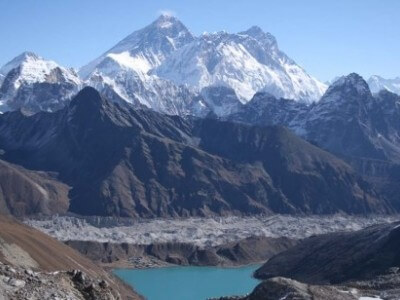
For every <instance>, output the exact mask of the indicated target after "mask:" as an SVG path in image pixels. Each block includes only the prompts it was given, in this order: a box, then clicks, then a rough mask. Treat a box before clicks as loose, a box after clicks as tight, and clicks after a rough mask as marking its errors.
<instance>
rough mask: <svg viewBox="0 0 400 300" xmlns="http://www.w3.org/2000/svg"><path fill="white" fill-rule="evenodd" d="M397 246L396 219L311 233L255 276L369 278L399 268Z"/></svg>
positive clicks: (319, 279) (330, 279)
mask: <svg viewBox="0 0 400 300" xmlns="http://www.w3.org/2000/svg"><path fill="white" fill-rule="evenodd" d="M399 249H400V222H396V223H392V224H385V225H376V226H371V227H368V228H366V229H363V230H360V231H356V232H339V233H334V234H327V235H321V236H314V237H310V238H308V239H305V240H303V241H302V242H300V243H299V244H298V245H297V246H295V247H293V248H291V249H289V250H288V251H285V252H283V253H281V254H279V255H277V256H275V257H273V258H272V259H271V260H269V261H268V262H267V263H266V264H265V265H263V266H262V267H261V268H260V269H258V270H257V271H256V273H255V275H256V276H257V277H258V278H263V279H266V278H272V277H277V276H283V277H289V278H292V279H295V280H299V281H302V282H306V283H312V284H327V283H343V282H348V281H350V280H353V281H354V280H370V279H372V278H374V277H376V276H378V275H383V274H385V273H387V272H388V271H389V270H390V269H391V268H394V267H400V252H399Z"/></svg>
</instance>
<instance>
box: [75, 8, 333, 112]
mask: <svg viewBox="0 0 400 300" xmlns="http://www.w3.org/2000/svg"><path fill="white" fill-rule="evenodd" d="M79 74H80V75H81V76H82V77H83V78H84V79H86V80H87V84H88V85H91V86H93V87H95V88H97V89H99V90H100V91H102V92H103V93H104V92H107V93H111V92H110V91H113V92H112V93H114V94H115V96H116V97H117V98H119V99H123V100H125V101H127V102H130V103H137V102H138V103H140V104H142V105H145V106H147V107H150V108H153V109H155V110H157V111H160V112H164V113H169V114H188V113H190V114H196V115H204V114H206V113H207V112H209V111H213V112H214V113H215V114H217V115H218V116H225V115H228V114H230V113H232V112H234V110H235V109H236V108H237V107H238V105H239V104H240V102H242V103H245V102H247V101H248V100H249V99H251V97H252V96H253V95H254V94H255V93H256V92H258V91H268V92H269V93H271V94H273V95H275V96H282V97H286V98H290V99H298V100H302V101H304V102H306V103H310V102H312V101H317V100H318V99H319V98H320V97H321V96H322V94H323V92H324V91H325V89H326V86H325V85H324V84H323V83H321V82H319V81H318V80H316V79H314V78H312V77H311V76H309V75H308V74H307V73H306V72H305V71H304V70H303V69H302V68H300V67H299V66H298V65H297V64H296V63H295V62H294V61H293V60H291V59H290V58H288V57H287V56H286V55H285V54H284V53H283V52H281V51H280V50H279V48H278V45H277V42H276V40H275V38H274V37H273V36H272V35H271V34H269V33H265V32H263V31H262V30H261V29H260V28H258V27H252V28H250V29H249V30H247V31H245V32H242V33H239V34H228V33H217V34H205V35H202V36H200V37H195V36H193V35H192V34H191V33H190V31H189V30H188V29H187V28H186V27H185V26H184V25H183V24H182V23H181V22H180V21H179V20H178V19H177V18H175V17H173V16H168V15H162V16H160V17H159V18H158V19H157V20H156V21H154V22H153V23H152V24H150V25H149V26H147V27H145V28H143V29H141V30H138V31H136V32H134V33H132V34H131V35H129V36H128V37H126V38H125V39H123V40H122V41H121V42H119V43H118V44H117V45H115V46H114V47H112V48H111V49H110V50H108V51H107V52H106V53H104V54H103V55H101V56H100V57H99V58H97V59H95V60H94V61H92V62H91V63H89V64H88V65H86V66H84V67H83V68H82V69H81V70H80V71H79ZM214 87H216V89H214ZM205 88H206V89H205ZM210 88H211V89H210ZM222 88H225V89H222ZM203 89H205V90H204V91H202V90H203ZM210 91H212V92H211V93H210ZM228 91H231V92H228ZM232 92H233V93H232ZM217 94H218V95H219V97H224V98H223V99H216V98H215V97H216V96H217ZM225 96H226V98H225ZM236 99H239V103H237V100H236Z"/></svg>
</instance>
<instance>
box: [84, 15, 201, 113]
mask: <svg viewBox="0 0 400 300" xmlns="http://www.w3.org/2000/svg"><path fill="white" fill-rule="evenodd" d="M193 39H194V37H193V35H192V34H191V33H190V32H189V30H188V29H187V28H186V27H185V26H184V25H183V24H182V23H181V22H180V21H179V20H178V19H176V18H175V17H173V16H168V15H162V16H160V17H159V18H158V19H157V20H156V21H154V22H153V23H152V24H150V25H149V26H147V27H145V28H143V29H141V30H138V31H135V32H134V33H132V34H131V35H129V36H128V37H126V38H125V39H123V40H122V41H121V42H119V43H118V44H117V45H115V46H114V47H112V48H111V49H110V50H109V51H107V52H106V53H104V54H103V55H101V56H100V57H99V58H97V59H95V60H94V61H92V62H91V63H89V64H88V65H86V66H84V67H83V68H82V69H81V70H80V72H79V73H80V75H81V76H82V77H83V78H85V79H86V80H87V81H86V84H87V85H90V86H93V87H95V88H96V89H98V90H99V91H101V92H102V93H106V94H108V95H110V94H114V97H111V99H114V101H115V100H116V99H118V101H119V100H125V101H127V102H129V103H132V104H135V105H138V104H139V105H144V106H146V107H149V108H152V109H154V110H156V111H160V112H164V113H168V114H178V115H185V114H188V113H190V108H189V107H190V106H191V102H192V101H193V99H197V98H196V95H195V94H193V93H192V92H191V91H190V90H189V89H188V88H186V87H184V86H178V85H175V84H174V83H172V82H170V81H168V80H165V79H162V78H159V77H158V76H155V75H150V74H148V73H149V71H150V70H152V69H154V68H155V67H157V66H159V65H160V64H161V62H162V61H164V60H165V58H166V57H167V56H169V55H170V54H171V53H172V52H174V51H175V50H176V49H178V48H179V47H181V46H183V45H184V44H186V43H189V42H191V41H192V40H193Z"/></svg>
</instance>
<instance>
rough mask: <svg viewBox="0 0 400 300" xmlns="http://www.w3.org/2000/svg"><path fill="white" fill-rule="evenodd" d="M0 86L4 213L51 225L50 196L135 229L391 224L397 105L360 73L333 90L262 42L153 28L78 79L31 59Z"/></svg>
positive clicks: (399, 130)
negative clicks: (265, 222) (332, 217)
mask: <svg viewBox="0 0 400 300" xmlns="http://www.w3.org/2000/svg"><path fill="white" fill-rule="evenodd" d="M0 74H1V75H2V77H1V79H0V80H1V87H0V107H1V109H2V110H3V111H4V112H5V111H9V112H7V113H4V114H3V115H1V116H0V148H1V153H2V154H1V159H2V160H3V161H4V162H3V163H2V165H3V167H4V170H5V171H4V174H13V175H12V176H11V177H10V178H7V181H6V182H7V184H4V187H3V194H4V195H3V199H2V202H0V203H1V205H2V210H3V211H5V212H9V213H13V214H17V215H18V214H22V215H23V214H31V213H35V212H37V211H40V212H41V213H45V214H46V213H52V212H53V209H52V205H49V204H48V203H46V204H40V203H39V204H38V202H37V201H38V200H37V199H39V198H40V197H39V196H40V195H45V194H47V195H49V193H50V194H51V195H53V196H52V198H55V199H56V200H55V201H59V202H60V203H62V205H60V206H58V207H59V208H60V210H61V211H66V210H68V209H69V210H70V211H73V212H76V213H81V214H91V215H93V214H100V215H118V216H134V217H137V216H140V217H153V216H185V215H213V214H219V215H223V214H232V213H234V214H252V213H271V212H281V213H282V212H285V213H333V212H341V211H344V212H349V213H364V212H393V211H396V210H398V209H400V203H399V201H398V196H397V195H398V192H400V189H399V188H398V185H397V182H398V180H399V179H400V123H399V122H400V121H399V120H400V110H399V109H400V108H399V103H400V96H398V95H397V94H395V93H393V92H390V91H389V90H388V89H389V86H388V83H387V84H386V85H382V82H383V80H382V79H381V78H379V77H376V76H375V77H373V78H374V80H372V79H370V80H369V83H368V82H366V81H365V80H364V79H363V78H362V77H360V76H359V75H357V74H355V73H353V74H350V75H348V76H343V77H340V78H338V79H337V80H335V82H334V83H332V84H331V85H330V86H329V88H327V87H326V86H325V85H324V84H322V83H321V82H319V81H318V80H316V79H314V78H313V77H311V76H309V75H308V74H307V73H306V72H305V71H304V70H303V69H302V68H301V67H299V66H298V65H297V64H296V63H295V62H294V61H293V60H292V59H290V58H289V57H288V56H287V55H285V54H284V53H283V52H282V51H281V50H279V48H278V45H277V41H276V39H275V38H274V37H273V36H272V35H271V34H269V33H266V32H263V31H262V30H261V29H260V28H258V27H251V28H250V29H248V30H246V31H243V32H240V33H237V34H231V33H227V32H217V33H205V34H203V35H201V36H199V37H196V36H194V35H193V34H192V33H191V32H190V31H189V30H188V29H187V28H186V27H185V26H184V25H183V24H182V23H181V22H180V21H179V20H178V19H176V18H175V17H171V16H166V15H162V16H160V17H159V18H158V19H157V20H156V21H154V22H153V23H152V24H150V25H149V26H147V27H145V28H143V29H141V30H138V31H135V32H134V33H132V34H131V35H129V36H128V37H126V38H125V39H123V40H122V41H121V42H119V43H118V44H117V45H115V46H114V47H112V48H111V49H110V50H108V51H106V52H105V53H104V54H102V55H100V56H99V57H98V58H96V59H94V60H93V61H92V62H90V63H88V64H87V65H86V66H84V67H82V68H81V69H80V70H79V72H77V71H75V70H73V69H67V68H64V67H61V66H59V65H58V64H57V63H55V62H53V61H48V60H45V59H43V58H41V57H39V56H38V55H36V54H34V53H30V52H26V53H23V54H22V55H20V56H18V57H16V58H15V59H13V60H12V61H11V62H9V63H7V64H6V65H5V66H3V67H2V68H1V69H0ZM371 80H372V81H373V82H375V85H374V89H375V90H374V91H371V89H370V87H371V86H373V84H372V81H371ZM378 83H379V84H378ZM391 84H392V87H393V86H395V85H396V84H395V80H394V81H393V82H392V81H391ZM88 86H89V87H91V88H89V87H88ZM85 87H86V88H85ZM380 87H384V88H386V90H382V91H379V92H376V91H377V90H378V89H379V88H380ZM82 88H83V90H82ZM93 88H94V89H93ZM96 90H97V91H98V92H96ZM392 90H393V89H392ZM282 126H283V127H286V128H288V129H289V130H288V129H285V128H283V127H282ZM274 147H275V148H274ZM276 149H279V151H276ZM321 149H323V150H321ZM328 152H330V153H328ZM5 178H6V177H5ZM20 178H21V179H20ZM31 178H35V181H34V182H36V181H37V182H39V186H41V188H38V187H37V185H35V184H32V180H30V179H31ZM20 180H21V182H24V185H23V186H24V187H26V188H25V189H21V191H20V193H19V194H10V193H9V192H7V191H10V189H9V187H10V185H17V183H18V182H19V181H20ZM14 182H17V183H14ZM44 183H45V184H44ZM333 187H335V188H333ZM299 191H301V192H300V193H299ZM26 194H29V195H32V197H31V198H32V202H31V203H30V204H29V205H27V206H24V204H21V203H20V204H16V203H10V201H9V199H10V197H11V196H12V197H14V198H15V197H16V196H17V197H16V198H18V199H19V198H21V197H24V195H26ZM38 195H39V196H38ZM338 195H341V196H340V197H339V198H341V199H343V200H338V199H337V198H338ZM184 199H185V201H184ZM66 203H67V204H66ZM34 204H35V205H36V206H35V207H33V206H34ZM67 207H68V208H67Z"/></svg>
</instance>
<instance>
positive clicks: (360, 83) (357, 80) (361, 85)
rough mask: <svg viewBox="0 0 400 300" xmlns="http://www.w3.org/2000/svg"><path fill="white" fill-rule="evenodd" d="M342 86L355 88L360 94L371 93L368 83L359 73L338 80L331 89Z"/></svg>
mask: <svg viewBox="0 0 400 300" xmlns="http://www.w3.org/2000/svg"><path fill="white" fill-rule="evenodd" d="M340 86H354V87H356V88H357V91H358V92H365V91H369V87H368V83H367V82H366V81H365V80H364V78H363V77H362V76H360V75H358V74H357V73H350V74H349V75H347V76H342V77H340V78H338V79H337V80H336V81H335V82H334V83H332V84H331V86H330V87H329V89H331V88H336V87H340ZM329 89H328V90H329Z"/></svg>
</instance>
